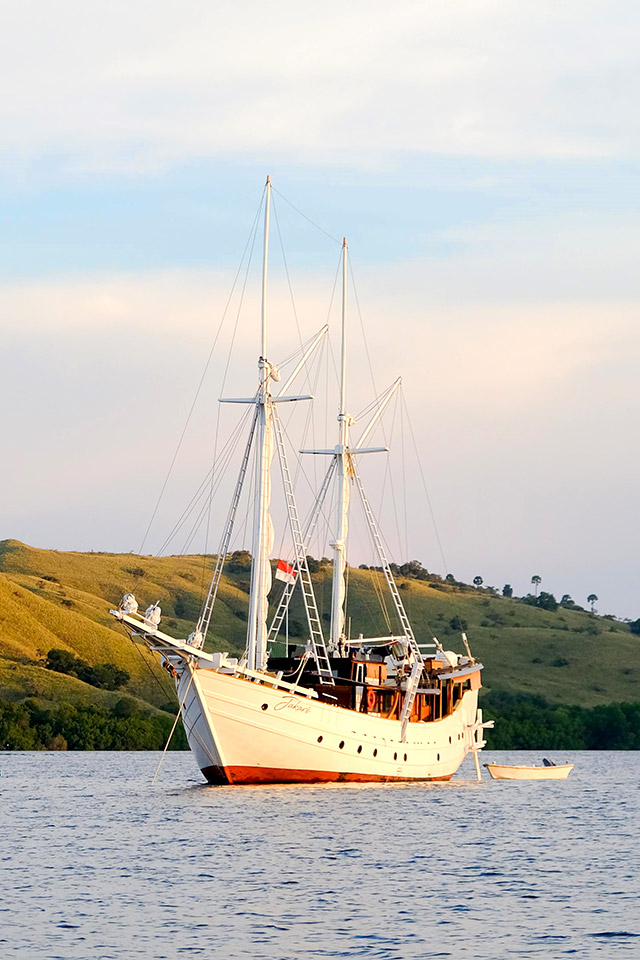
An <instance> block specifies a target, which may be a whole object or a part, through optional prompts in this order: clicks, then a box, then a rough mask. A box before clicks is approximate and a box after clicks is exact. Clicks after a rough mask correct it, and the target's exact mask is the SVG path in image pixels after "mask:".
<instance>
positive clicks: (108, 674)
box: [45, 649, 131, 690]
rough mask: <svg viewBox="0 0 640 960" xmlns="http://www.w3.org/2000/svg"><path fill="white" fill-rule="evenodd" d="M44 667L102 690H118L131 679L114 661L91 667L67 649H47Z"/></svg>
mask: <svg viewBox="0 0 640 960" xmlns="http://www.w3.org/2000/svg"><path fill="white" fill-rule="evenodd" d="M45 667H46V668H47V670H55V672H56V673H66V674H67V675H68V676H70V677H77V678H78V680H82V682H83V683H88V684H90V686H92V687H99V688H102V689H103V690H118V689H119V688H120V687H124V685H125V684H126V683H129V680H130V679H131V677H130V676H129V674H128V673H127V671H126V670H122V669H121V668H120V667H117V666H116V665H115V663H97V664H96V665H95V667H92V666H91V665H90V664H88V663H87V662H86V661H85V660H81V659H80V658H79V657H74V655H73V654H72V653H70V652H69V651H68V650H57V649H53V650H49V653H48V654H47V658H46V660H45Z"/></svg>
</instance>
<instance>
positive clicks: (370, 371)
mask: <svg viewBox="0 0 640 960" xmlns="http://www.w3.org/2000/svg"><path fill="white" fill-rule="evenodd" d="M349 273H350V275H351V285H352V287H353V297H354V300H355V302H356V309H357V311H358V318H359V320H360V330H361V331H362V339H363V341H364V352H365V354H366V357H367V364H368V367H369V375H370V377H371V383H372V385H373V392H374V395H376V396H377V395H378V388H377V387H376V378H375V376H374V375H373V364H372V363H371V354H370V353H369V343H368V341H367V335H366V332H365V329H364V320H363V319H362V311H361V309H360V300H359V298H358V288H357V287H356V278H355V274H354V272H353V264H352V258H351V257H349ZM380 428H381V430H382V439H383V440H384V443H385V445H386V443H387V437H386V433H385V429H384V423H383V421H382V418H381V419H380Z"/></svg>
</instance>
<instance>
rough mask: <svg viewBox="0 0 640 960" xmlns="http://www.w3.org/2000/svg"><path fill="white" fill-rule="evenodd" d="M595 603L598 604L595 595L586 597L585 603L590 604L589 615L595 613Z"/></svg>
mask: <svg viewBox="0 0 640 960" xmlns="http://www.w3.org/2000/svg"><path fill="white" fill-rule="evenodd" d="M597 602H598V598H597V596H596V595H595V593H590V594H589V596H588V597H587V603H590V604H591V613H595V612H596V603H597Z"/></svg>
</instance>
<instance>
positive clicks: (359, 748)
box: [358, 744, 362, 753]
mask: <svg viewBox="0 0 640 960" xmlns="http://www.w3.org/2000/svg"><path fill="white" fill-rule="evenodd" d="M358 753H362V744H360V746H359V747H358Z"/></svg>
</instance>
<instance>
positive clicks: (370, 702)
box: [367, 689, 376, 710]
mask: <svg viewBox="0 0 640 960" xmlns="http://www.w3.org/2000/svg"><path fill="white" fill-rule="evenodd" d="M375 706H376V692H375V690H371V689H369V690H367V710H374V709H375Z"/></svg>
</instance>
